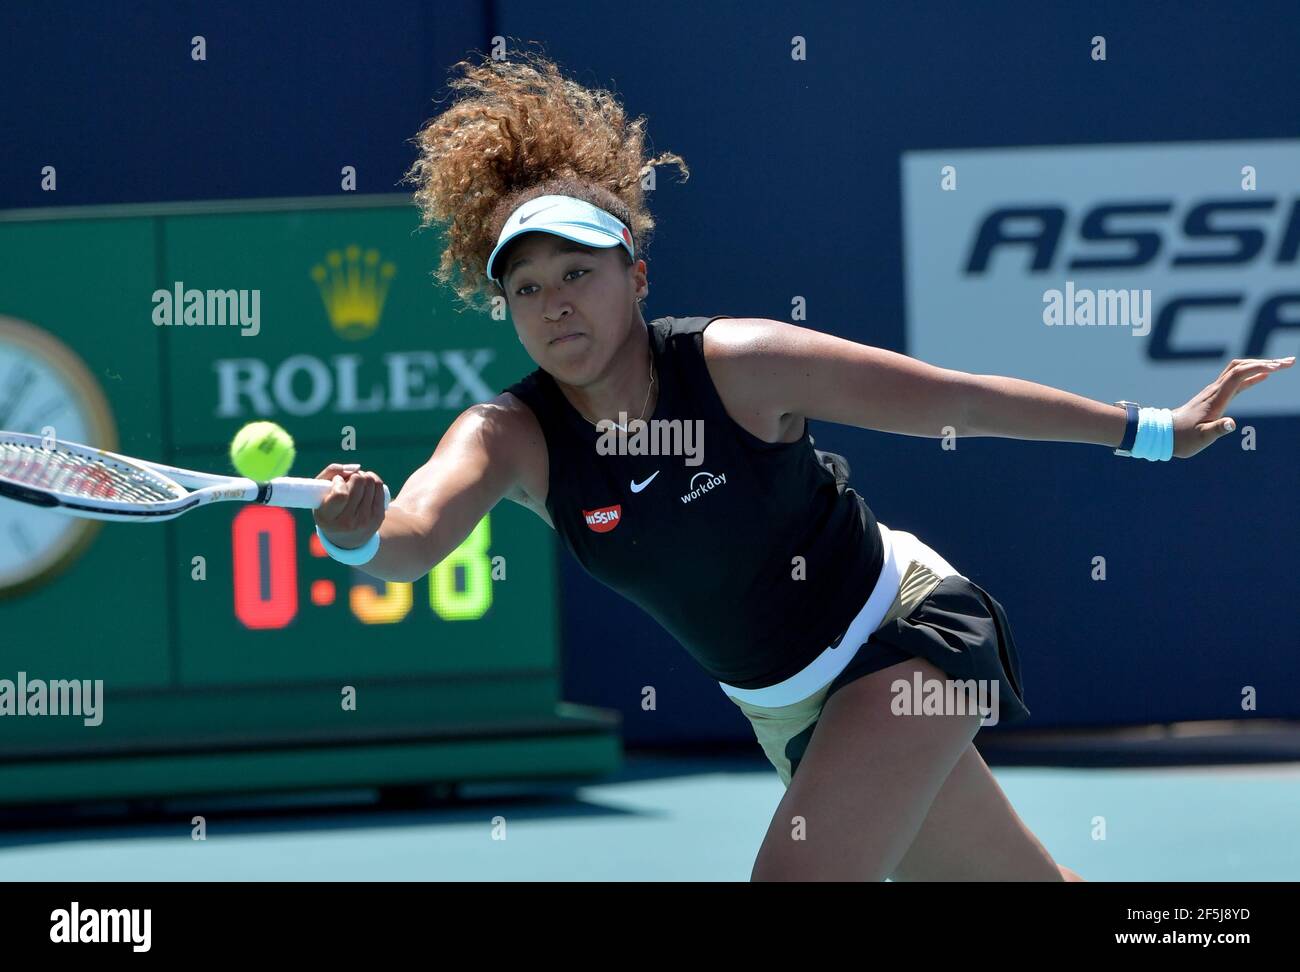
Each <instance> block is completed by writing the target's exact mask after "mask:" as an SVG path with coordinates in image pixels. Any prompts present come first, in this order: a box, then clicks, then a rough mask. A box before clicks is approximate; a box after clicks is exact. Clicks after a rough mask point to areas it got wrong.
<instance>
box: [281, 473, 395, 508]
mask: <svg viewBox="0 0 1300 972" xmlns="http://www.w3.org/2000/svg"><path fill="white" fill-rule="evenodd" d="M270 485H271V496H270V498H268V499H267V504H268V505H270V506H283V507H286V508H287V509H291V510H314V509H316V507H318V506H320V504H321V501H322V500H323V499H325V497H326V495H327V494H328V493H329V491H330V490H331V489H333V488H334V484H333V483H332V482H331V481H330V480H328V479H301V478H299V477H297V476H281V477H279V478H278V479H272V480H271V484H270ZM392 501H393V495H392V493H390V492H389V490H388V484H387V483H385V484H384V509H388V506H389V504H390V503H392Z"/></svg>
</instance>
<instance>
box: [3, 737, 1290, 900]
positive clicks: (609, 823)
mask: <svg viewBox="0 0 1300 972" xmlns="http://www.w3.org/2000/svg"><path fill="white" fill-rule="evenodd" d="M994 772H995V774H996V776H997V778H998V781H999V782H1000V783H1001V785H1002V787H1003V788H1004V790H1005V791H1006V793H1007V795H1008V797H1009V798H1010V800H1011V802H1012V804H1013V805H1014V806H1015V808H1016V810H1017V812H1018V813H1019V814H1020V815H1021V817H1022V818H1023V819H1024V820H1025V822H1026V823H1027V824H1028V825H1029V827H1030V829H1031V830H1032V831H1033V832H1034V833H1035V834H1036V835H1037V836H1038V837H1039V839H1040V840H1042V842H1043V843H1044V844H1045V845H1046V847H1047V849H1048V850H1049V851H1050V852H1051V853H1052V855H1053V856H1054V857H1055V858H1056V859H1057V860H1058V861H1059V862H1061V863H1064V864H1066V865H1068V866H1069V867H1072V868H1074V869H1075V870H1076V871H1078V872H1079V873H1080V874H1081V875H1083V876H1084V877H1085V878H1087V879H1088V880H1091V881H1286V880H1294V878H1295V876H1296V874H1297V873H1300V845H1297V844H1296V842H1295V841H1294V839H1292V838H1293V836H1294V825H1295V813H1296V807H1297V806H1300V766H1297V765H1296V764H1281V763H1279V764H1260V765H1250V766H1226V767H1206V768H1188V767H1178V768H1169V769H1164V768H1160V769H1153V768H1142V769H1060V768H1054V769H1046V768H1029V767H1005V768H1002V767H996V766H995V767H994ZM781 792H782V791H781V785H780V782H779V781H778V779H777V777H776V775H775V773H773V772H772V770H771V768H770V767H768V766H767V764H766V763H764V762H762V760H761V759H760V758H754V759H749V758H744V757H730V756H728V757H710V758H698V757H695V758H680V757H668V756H649V755H635V754H633V755H631V756H629V757H628V759H627V761H626V763H625V765H624V767H623V768H622V770H621V771H620V772H619V773H618V774H616V775H615V776H612V777H610V778H609V779H607V780H603V781H600V782H597V783H591V784H582V785H571V784H569V785H566V784H561V783H556V784H545V785H541V784H534V785H516V784H511V785H508V786H506V785H501V786H489V785H484V784H480V785H474V786H466V787H464V788H463V790H462V791H461V793H460V795H459V796H458V798H457V799H456V800H454V801H452V802H449V803H444V804H440V805H430V806H423V807H413V808H409V809H388V808H384V807H376V806H375V805H374V804H373V802H370V801H372V799H373V798H372V796H371V794H370V793H369V792H368V791H353V792H348V793H331V794H316V795H313V796H309V797H297V798H289V797H264V798H259V799H257V800H256V801H253V800H249V799H246V800H243V801H239V802H237V801H234V800H222V801H211V800H209V801H190V802H186V803H179V802H178V803H175V804H173V805H169V806H167V807H165V808H164V810H165V814H164V815H162V816H157V817H154V818H153V819H151V820H149V821H147V822H117V821H116V820H115V819H113V817H112V816H110V815H109V811H111V810H112V809H113V808H112V807H104V808H102V812H103V813H104V816H103V817H102V819H98V820H89V819H83V820H81V821H77V822H64V823H58V824H55V825H49V824H43V823H42V822H41V821H40V820H39V819H38V820H35V821H30V820H29V821H27V822H20V821H17V820H14V819H10V820H8V821H7V822H6V824H5V826H6V827H7V829H5V830H4V831H2V832H0V877H3V879H4V880H6V881H124V880H125V881H241V880H254V881H262V880H307V881H315V880H322V881H325V880H328V881H337V880H343V881H348V880H355V881H430V880H432V881H585V880H591V881H675V880H681V881H746V880H748V879H749V874H750V868H751V866H752V864H753V859H754V855H755V853H756V852H757V849H758V846H759V843H760V841H761V840H762V837H763V834H764V832H765V830H766V828H767V825H768V822H769V820H770V818H771V814H772V812H773V811H774V810H775V808H776V805H777V803H778V801H779V800H780V797H781ZM194 814H203V815H204V816H205V817H206V821H207V839H206V840H204V841H197V840H193V839H191V837H190V831H191V826H190V819H191V817H192V816H193V815H194ZM494 818H503V819H504V822H505V839H504V840H501V839H495V840H494V839H493V830H494V826H496V825H499V823H500V821H499V820H494ZM1095 818H1104V821H1105V827H1106V837H1105V839H1104V840H1096V839H1093V833H1094V830H1095V829H1096V827H1097V826H1098V824H1097V821H1096V820H1095Z"/></svg>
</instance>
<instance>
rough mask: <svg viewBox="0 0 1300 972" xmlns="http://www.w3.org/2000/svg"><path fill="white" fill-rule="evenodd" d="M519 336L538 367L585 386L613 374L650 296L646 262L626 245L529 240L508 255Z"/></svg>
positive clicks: (541, 236)
mask: <svg viewBox="0 0 1300 972" xmlns="http://www.w3.org/2000/svg"><path fill="white" fill-rule="evenodd" d="M502 260H503V265H504V267H505V277H504V280H503V283H504V285H505V288H504V289H505V293H506V300H507V303H508V305H509V307H510V316H511V318H512V319H513V320H514V323H515V333H516V334H518V335H519V340H520V342H521V343H522V344H523V346H524V350H526V351H527V352H528V355H529V357H531V358H532V359H533V361H534V362H536V363H537V365H538V367H540V368H542V369H543V370H545V371H547V372H549V373H550V374H551V375H552V376H554V377H555V378H557V379H558V380H560V381H563V382H566V383H568V384H572V385H585V384H587V383H589V382H591V381H593V380H594V379H596V378H597V377H599V376H600V375H601V374H602V373H603V372H604V370H605V367H606V366H607V365H608V363H609V361H610V359H611V358H612V357H613V355H614V353H615V351H616V350H617V349H618V347H619V346H620V345H621V344H622V343H623V341H624V340H625V339H626V337H627V335H628V331H629V329H630V328H631V326H632V323H633V322H634V321H635V320H636V318H637V311H636V300H637V298H638V297H644V296H645V295H646V294H647V293H648V292H649V291H648V287H647V284H646V275H645V261H644V260H638V261H636V263H635V264H633V265H631V266H628V264H627V252H626V251H625V250H624V249H623V248H622V247H619V246H611V247H606V248H596V247H587V246H583V245H582V244H580V243H573V242H571V241H569V240H566V239H562V238H561V237H558V236H553V235H551V234H550V233H528V234H526V235H524V236H521V237H520V238H519V239H518V241H516V242H515V243H514V244H513V245H512V246H511V247H510V248H509V249H508V250H507V251H506V252H505V254H504V255H503V256H502Z"/></svg>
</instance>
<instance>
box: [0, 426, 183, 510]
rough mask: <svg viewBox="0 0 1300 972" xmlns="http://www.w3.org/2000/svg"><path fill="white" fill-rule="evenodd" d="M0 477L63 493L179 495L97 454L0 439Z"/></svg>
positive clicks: (136, 498)
mask: <svg viewBox="0 0 1300 972" xmlns="http://www.w3.org/2000/svg"><path fill="white" fill-rule="evenodd" d="M0 477H3V478H5V479H8V480H10V481H12V482H15V483H19V484H21V485H23V486H30V487H32V488H35V489H43V490H47V491H49V492H53V493H59V494H62V495H64V496H75V497H81V498H83V499H96V500H112V501H114V502H118V503H164V502H167V501H169V500H174V499H176V498H177V497H178V496H180V495H181V493H180V492H178V491H177V489H176V487H175V486H173V485H172V484H171V483H169V482H168V481H167V480H165V479H161V478H159V477H157V476H153V475H151V474H150V473H148V472H147V471H146V470H143V469H135V468H132V467H130V466H124V465H121V464H119V463H115V462H113V461H112V460H107V461H106V460H105V459H103V458H101V457H98V456H87V455H80V454H78V453H75V452H67V451H64V450H62V449H59V448H54V449H42V448H39V447H37V446H32V445H29V444H28V443H25V442H8V441H3V440H0Z"/></svg>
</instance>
